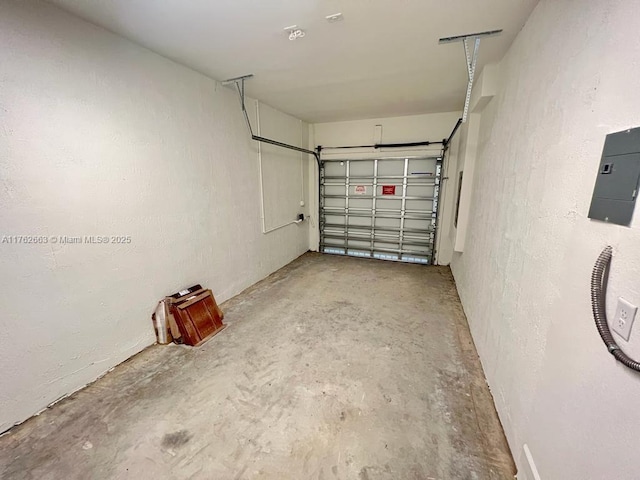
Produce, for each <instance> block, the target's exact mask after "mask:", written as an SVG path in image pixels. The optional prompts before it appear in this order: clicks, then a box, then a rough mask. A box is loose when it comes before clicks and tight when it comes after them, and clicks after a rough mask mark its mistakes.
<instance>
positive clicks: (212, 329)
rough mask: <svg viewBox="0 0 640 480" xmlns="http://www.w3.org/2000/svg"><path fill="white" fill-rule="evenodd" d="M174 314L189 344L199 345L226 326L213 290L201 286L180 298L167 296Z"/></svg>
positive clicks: (185, 340) (170, 310)
mask: <svg viewBox="0 0 640 480" xmlns="http://www.w3.org/2000/svg"><path fill="white" fill-rule="evenodd" d="M167 300H168V303H169V312H170V313H171V315H172V316H173V318H174V320H175V322H176V324H177V325H178V329H179V330H180V333H181V335H182V339H183V342H184V343H185V344H187V345H192V346H197V345H200V344H201V343H202V342H204V341H205V340H207V339H209V338H210V337H212V336H213V335H215V334H216V333H218V332H220V331H221V330H222V329H224V328H225V327H226V325H225V324H223V323H222V319H223V318H224V314H223V313H222V310H220V307H218V304H217V303H216V299H215V298H214V296H213V293H212V292H211V290H208V289H204V288H201V289H199V290H196V291H194V292H191V293H190V294H188V295H185V296H183V297H180V298H177V299H176V298H172V297H167Z"/></svg>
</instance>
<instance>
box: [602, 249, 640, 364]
mask: <svg viewBox="0 0 640 480" xmlns="http://www.w3.org/2000/svg"><path fill="white" fill-rule="evenodd" d="M611 252H612V248H611V247H610V246H608V247H606V248H605V249H604V250H603V251H602V253H601V254H600V255H599V256H598V259H597V260H596V264H595V265H594V267H593V271H592V272H591V308H592V310H593V318H594V320H595V321H596V327H597V328H598V333H599V334H600V336H601V337H602V341H603V342H604V344H605V345H606V346H607V349H608V350H609V353H611V355H613V356H614V357H616V360H618V361H619V362H620V363H622V364H623V365H625V366H626V367H629V368H630V369H632V370H635V371H637V372H640V363H639V362H636V361H635V360H633V359H632V358H629V357H628V356H627V354H626V353H624V352H623V351H622V350H620V347H619V346H618V344H617V343H616V341H615V340H614V338H613V335H612V334H611V330H609V324H608V323H607V313H606V309H605V307H606V294H607V278H608V277H609V267H610V265H611Z"/></svg>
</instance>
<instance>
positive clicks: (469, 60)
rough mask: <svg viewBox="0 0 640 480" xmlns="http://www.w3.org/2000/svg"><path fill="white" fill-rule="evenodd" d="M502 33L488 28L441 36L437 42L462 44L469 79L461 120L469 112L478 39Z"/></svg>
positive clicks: (464, 120) (465, 118)
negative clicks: (475, 31)
mask: <svg viewBox="0 0 640 480" xmlns="http://www.w3.org/2000/svg"><path fill="white" fill-rule="evenodd" d="M500 33H502V30H489V31H486V32H479V33H470V34H468V35H458V36H456V37H445V38H441V39H440V41H439V43H453V42H462V45H463V46H464V56H465V59H466V64H467V76H468V78H469V81H468V82H467V95H466V97H465V100H464V111H463V112H462V122H463V123H464V122H466V121H467V115H468V114H469V103H470V102H471V91H472V90H473V80H474V78H475V74H476V64H477V62H478V51H479V50H480V39H481V38H482V37H489V36H493V35H498V34H500ZM471 39H472V40H473V41H474V44H473V52H472V51H471V48H470V46H469V40H471Z"/></svg>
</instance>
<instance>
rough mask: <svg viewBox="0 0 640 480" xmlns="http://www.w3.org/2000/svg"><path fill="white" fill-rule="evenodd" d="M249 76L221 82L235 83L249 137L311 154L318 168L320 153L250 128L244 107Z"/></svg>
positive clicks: (223, 83)
mask: <svg viewBox="0 0 640 480" xmlns="http://www.w3.org/2000/svg"><path fill="white" fill-rule="evenodd" d="M251 77H253V74H250V75H243V76H241V77H236V78H230V79H229V80H225V81H223V82H222V85H231V84H233V85H235V87H236V90H237V91H238V97H239V98H240V106H241V107H242V113H243V115H244V119H245V121H246V123H247V128H248V129H249V134H250V135H251V139H253V140H255V141H257V142H261V143H268V144H270V145H275V146H276V147H281V148H286V149H288V150H295V151H296V152H302V153H306V154H309V155H313V157H314V158H315V159H316V162H317V164H318V168H320V155H319V153H318V152H314V151H313V150H307V149H306V148H301V147H296V146H295V145H289V144H288V143H283V142H279V141H277V140H272V139H270V138H265V137H261V136H259V135H255V134H254V133H253V129H252V128H251V122H250V121H249V115H248V114H247V108H246V107H245V104H244V81H245V80H246V79H248V78H251Z"/></svg>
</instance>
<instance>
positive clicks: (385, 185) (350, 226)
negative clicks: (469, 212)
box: [320, 157, 441, 263]
mask: <svg viewBox="0 0 640 480" xmlns="http://www.w3.org/2000/svg"><path fill="white" fill-rule="evenodd" d="M440 164H441V159H440V158H439V157H424V158H379V159H377V160H346V159H344V160H328V161H325V162H324V164H323V168H322V171H321V191H320V193H321V221H320V227H321V248H322V251H324V252H326V253H340V254H347V255H354V256H367V257H373V258H381V259H385V260H398V261H405V262H417V263H431V262H432V259H433V243H434V239H435V232H434V230H435V227H436V221H435V216H434V215H433V211H434V210H436V209H437V199H436V197H437V196H438V193H439V180H440V178H439V175H440V170H441V167H440Z"/></svg>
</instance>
